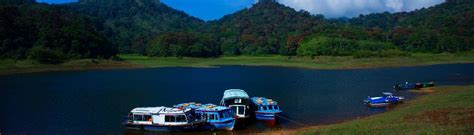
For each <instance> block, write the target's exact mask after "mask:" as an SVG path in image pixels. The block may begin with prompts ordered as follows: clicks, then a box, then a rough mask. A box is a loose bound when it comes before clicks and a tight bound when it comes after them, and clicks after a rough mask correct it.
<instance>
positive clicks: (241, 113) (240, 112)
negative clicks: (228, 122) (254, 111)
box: [237, 106, 245, 115]
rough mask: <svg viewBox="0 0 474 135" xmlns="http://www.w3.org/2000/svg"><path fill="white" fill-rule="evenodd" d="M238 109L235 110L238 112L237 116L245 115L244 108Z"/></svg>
mask: <svg viewBox="0 0 474 135" xmlns="http://www.w3.org/2000/svg"><path fill="white" fill-rule="evenodd" d="M238 108H239V109H238V110H237V111H238V112H237V114H239V115H244V114H245V107H243V106H239V107H238Z"/></svg>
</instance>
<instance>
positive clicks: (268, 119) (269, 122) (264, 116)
mask: <svg viewBox="0 0 474 135" xmlns="http://www.w3.org/2000/svg"><path fill="white" fill-rule="evenodd" d="M277 115H278V113H259V112H255V119H256V120H257V121H260V122H263V123H265V125H266V126H271V127H272V126H275V125H276V124H277V122H278V117H277Z"/></svg>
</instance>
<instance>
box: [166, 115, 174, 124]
mask: <svg viewBox="0 0 474 135" xmlns="http://www.w3.org/2000/svg"><path fill="white" fill-rule="evenodd" d="M165 122H175V118H174V116H171V115H167V116H165Z"/></svg>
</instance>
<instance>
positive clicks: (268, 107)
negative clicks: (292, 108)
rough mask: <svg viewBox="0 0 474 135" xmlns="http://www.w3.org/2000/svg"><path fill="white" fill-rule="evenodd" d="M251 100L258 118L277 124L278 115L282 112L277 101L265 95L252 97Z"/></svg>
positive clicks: (251, 105) (251, 106) (252, 108)
mask: <svg viewBox="0 0 474 135" xmlns="http://www.w3.org/2000/svg"><path fill="white" fill-rule="evenodd" d="M250 101H251V102H250V108H251V110H252V111H253V113H254V115H255V119H256V120H260V121H265V122H269V123H270V125H272V126H273V125H275V123H276V122H277V120H278V117H277V115H278V114H279V113H281V112H282V110H281V109H280V107H279V106H278V103H277V102H276V101H273V100H272V99H268V98H265V97H252V98H251V99H250Z"/></svg>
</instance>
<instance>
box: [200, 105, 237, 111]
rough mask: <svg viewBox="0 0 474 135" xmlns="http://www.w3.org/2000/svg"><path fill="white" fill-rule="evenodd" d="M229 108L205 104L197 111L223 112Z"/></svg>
mask: <svg viewBox="0 0 474 135" xmlns="http://www.w3.org/2000/svg"><path fill="white" fill-rule="evenodd" d="M227 109H229V107H225V106H216V105H214V104H205V105H203V106H202V107H201V108H198V109H196V110H198V111H222V110H227Z"/></svg>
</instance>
